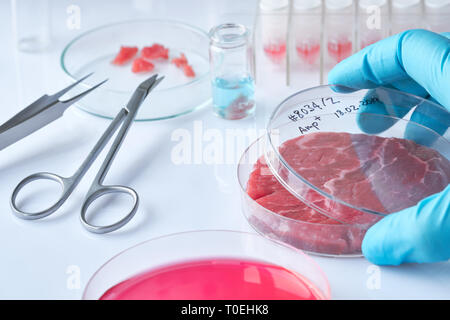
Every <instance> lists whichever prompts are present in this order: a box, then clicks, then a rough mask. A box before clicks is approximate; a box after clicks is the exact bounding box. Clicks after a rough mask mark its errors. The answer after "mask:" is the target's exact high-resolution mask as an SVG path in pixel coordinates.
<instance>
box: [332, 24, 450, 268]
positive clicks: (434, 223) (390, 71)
mask: <svg viewBox="0 0 450 320" xmlns="http://www.w3.org/2000/svg"><path fill="white" fill-rule="evenodd" d="M447 37H450V33H446V34H443V35H439V34H435V33H432V32H430V31H426V30H409V31H405V32H403V33H401V34H398V35H395V36H392V37H390V38H387V39H384V40H382V41H379V42H378V43H375V44H374V45H371V46H369V47H367V48H365V49H363V50H361V51H360V52H358V53H356V54H355V55H353V56H352V57H350V58H348V59H346V60H344V61H342V62H341V63H340V64H338V65H337V66H336V67H335V68H334V69H333V70H331V72H330V73H329V75H328V79H329V83H331V84H340V85H344V86H349V87H353V88H361V89H362V88H375V87H377V86H381V85H382V86H388V87H389V86H390V87H393V88H396V89H399V90H401V91H405V92H408V93H412V94H415V95H418V96H421V97H424V98H429V99H430V100H434V101H436V102H438V103H439V104H441V105H442V106H444V107H445V108H446V109H447V110H450V40H449V39H448V38H447ZM433 110H434V109H433ZM366 112H367V111H366ZM383 112H384V111H383V110H381V111H380V110H378V111H377V113H383ZM429 112H431V111H429V110H424V111H423V112H421V113H420V114H419V113H418V114H417V115H412V117H411V120H412V121H416V122H419V123H425V124H426V125H427V126H428V127H430V128H433V129H434V130H436V131H438V132H439V133H441V134H443V133H444V132H445V131H446V130H448V128H449V120H448V119H449V115H450V113H448V112H447V111H445V110H444V109H442V110H437V112H438V113H439V114H438V115H437V117H436V115H435V114H434V118H435V119H437V118H442V121H440V122H439V123H434V122H433V121H431V120H429V119H427V117H424V116H423V115H424V114H427V113H429ZM433 112H434V111H433ZM431 118H432V117H430V119H431ZM427 121H428V123H427ZM430 122H431V123H430ZM365 125H370V124H365ZM371 129H373V128H367V131H368V132H370V131H371ZM363 130H364V129H363ZM406 138H407V137H406ZM362 251H363V254H364V255H365V257H366V258H367V259H368V260H370V261H371V262H373V263H375V264H380V265H398V264H401V263H405V262H419V263H422V262H437V261H444V260H447V259H450V186H447V188H446V189H445V190H443V191H442V192H441V193H439V194H435V195H432V196H430V197H428V198H426V199H424V200H422V201H421V202H420V203H419V204H418V205H416V206H415V207H412V208H407V209H404V210H402V211H400V212H397V213H393V214H391V215H389V216H387V217H385V218H383V219H382V220H381V221H379V222H378V223H377V224H375V225H374V226H372V227H371V228H370V229H369V230H368V231H367V233H366V236H365V238H364V241H363V244H362Z"/></svg>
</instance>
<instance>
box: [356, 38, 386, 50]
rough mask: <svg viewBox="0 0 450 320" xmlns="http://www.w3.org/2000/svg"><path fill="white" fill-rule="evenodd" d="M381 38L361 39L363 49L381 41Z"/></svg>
mask: <svg viewBox="0 0 450 320" xmlns="http://www.w3.org/2000/svg"><path fill="white" fill-rule="evenodd" d="M380 40H381V38H368V39H363V40H361V44H360V45H361V49H364V48H365V47H368V46H370V45H371V44H374V43H375V42H378V41H380Z"/></svg>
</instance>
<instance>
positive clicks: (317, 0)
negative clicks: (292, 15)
mask: <svg viewBox="0 0 450 320" xmlns="http://www.w3.org/2000/svg"><path fill="white" fill-rule="evenodd" d="M321 5H322V1H321V0H294V8H295V9H296V10H311V9H315V8H318V7H320V6H321Z"/></svg>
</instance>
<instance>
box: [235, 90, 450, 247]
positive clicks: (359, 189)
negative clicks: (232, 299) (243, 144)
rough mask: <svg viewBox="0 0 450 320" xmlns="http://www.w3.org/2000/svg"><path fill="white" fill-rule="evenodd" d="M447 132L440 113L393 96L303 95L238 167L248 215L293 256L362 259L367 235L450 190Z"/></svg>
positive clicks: (447, 119)
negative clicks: (296, 253) (296, 252)
mask: <svg viewBox="0 0 450 320" xmlns="http://www.w3.org/2000/svg"><path fill="white" fill-rule="evenodd" d="M449 127H450V113H449V112H448V111H446V110H445V109H444V108H443V107H441V106H439V105H437V104H435V103H433V102H431V101H428V100H426V99H423V98H420V97H416V96H414V95H410V94H407V93H402V92H399V91H396V90H393V89H387V88H382V87H380V88H376V89H363V90H358V89H352V88H346V87H341V86H332V85H329V86H320V87H316V88H312V89H308V90H305V91H301V92H298V93H296V94H294V95H292V96H290V97H288V98H287V99H286V100H284V101H283V102H282V103H280V105H278V106H277V108H276V109H275V110H274V112H273V114H272V116H271V117H270V120H269V123H268V126H267V135H265V136H263V137H261V138H259V139H258V140H257V141H255V142H254V143H253V144H252V145H250V146H249V147H248V149H247V150H246V151H245V152H244V154H243V156H242V158H241V160H240V163H239V166H238V178H239V182H240V185H241V189H242V201H243V211H244V215H245V216H246V218H247V220H248V221H249V223H250V224H251V225H252V226H253V227H254V228H255V229H256V230H257V231H258V232H260V233H262V234H263V235H266V236H268V237H270V238H272V239H276V240H279V241H282V242H285V243H288V244H290V245H292V246H294V247H296V248H299V249H302V250H305V251H308V252H311V253H316V254H321V255H332V256H358V255H361V243H362V240H363V238H364V235H365V232H366V231H367V229H368V228H370V226H372V225H373V224H374V223H376V222H377V221H379V220H380V219H382V218H383V217H384V216H386V215H388V214H395V213H396V212H399V211H401V210H403V209H406V208H408V207H411V206H414V205H416V204H417V203H418V202H420V201H421V200H422V199H424V198H426V197H428V196H430V195H432V194H435V193H438V192H440V191H442V190H443V189H444V188H445V187H446V186H447V185H448V184H449V183H450V130H449Z"/></svg>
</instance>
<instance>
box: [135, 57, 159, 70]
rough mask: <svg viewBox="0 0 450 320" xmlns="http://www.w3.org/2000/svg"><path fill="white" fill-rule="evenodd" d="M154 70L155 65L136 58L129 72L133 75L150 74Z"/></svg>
mask: <svg viewBox="0 0 450 320" xmlns="http://www.w3.org/2000/svg"><path fill="white" fill-rule="evenodd" d="M153 69H155V65H154V64H153V63H151V62H149V61H147V60H145V59H143V58H137V59H135V60H134V61H133V67H132V68H131V71H133V72H134V73H143V72H150V71H152V70H153Z"/></svg>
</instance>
